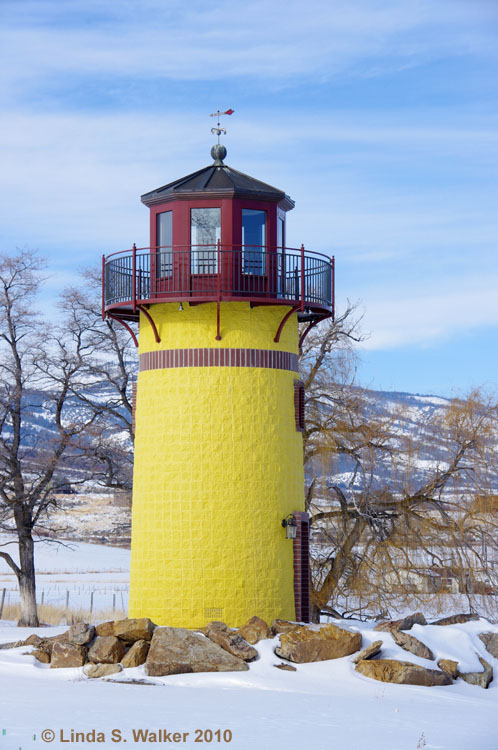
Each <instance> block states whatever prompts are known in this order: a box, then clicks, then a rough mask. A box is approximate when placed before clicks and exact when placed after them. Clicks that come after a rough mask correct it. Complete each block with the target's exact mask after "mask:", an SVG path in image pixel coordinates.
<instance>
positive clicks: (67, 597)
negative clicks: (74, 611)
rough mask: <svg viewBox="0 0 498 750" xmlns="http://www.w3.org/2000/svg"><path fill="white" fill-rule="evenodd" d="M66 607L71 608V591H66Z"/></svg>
mask: <svg viewBox="0 0 498 750" xmlns="http://www.w3.org/2000/svg"><path fill="white" fill-rule="evenodd" d="M66 609H69V591H66Z"/></svg>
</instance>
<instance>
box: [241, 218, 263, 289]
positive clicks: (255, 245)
mask: <svg viewBox="0 0 498 750" xmlns="http://www.w3.org/2000/svg"><path fill="white" fill-rule="evenodd" d="M265 245H266V211H256V210H254V209H252V208H243V209H242V270H243V272H244V273H247V274H257V275H259V276H263V275H264V274H265V273H266V267H265V266H266V263H265V259H266V247H265Z"/></svg>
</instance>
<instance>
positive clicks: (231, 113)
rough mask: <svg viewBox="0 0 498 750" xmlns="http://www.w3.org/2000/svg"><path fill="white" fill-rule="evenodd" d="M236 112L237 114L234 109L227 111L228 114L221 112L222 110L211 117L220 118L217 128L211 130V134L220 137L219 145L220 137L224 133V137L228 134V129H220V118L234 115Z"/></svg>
mask: <svg viewBox="0 0 498 750" xmlns="http://www.w3.org/2000/svg"><path fill="white" fill-rule="evenodd" d="M234 112H235V110H234V109H227V110H226V112H220V110H218V111H217V112H213V113H212V114H211V115H209V117H217V118H218V122H217V123H216V127H215V128H211V133H214V134H215V135H217V136H218V143H219V142H220V135H221V134H222V133H224V135H226V134H227V131H226V128H222V127H220V117H222V116H223V115H233V113H234Z"/></svg>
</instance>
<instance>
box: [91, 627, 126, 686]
mask: <svg viewBox="0 0 498 750" xmlns="http://www.w3.org/2000/svg"><path fill="white" fill-rule="evenodd" d="M103 637H105V636H103ZM122 671H123V667H122V666H121V664H85V666H84V667H83V672H84V673H85V674H86V676H87V677H107V675H110V674H116V672H122Z"/></svg>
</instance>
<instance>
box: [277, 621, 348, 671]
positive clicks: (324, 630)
mask: <svg viewBox="0 0 498 750" xmlns="http://www.w3.org/2000/svg"><path fill="white" fill-rule="evenodd" d="M360 648H361V633H352V632H350V631H349V630H343V629H342V628H338V627H337V625H322V627H321V628H320V629H319V630H310V629H309V628H306V627H302V628H299V629H296V630H291V631H290V632H288V633H282V634H281V636H280V646H277V648H276V649H275V653H276V654H277V656H280V657H281V658H282V659H288V660H289V661H293V662H296V663H297V664H304V663H307V662H312V661H325V660H327V659H340V658H341V657H342V656H349V654H354V653H355V651H359V649H360Z"/></svg>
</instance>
